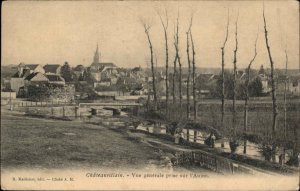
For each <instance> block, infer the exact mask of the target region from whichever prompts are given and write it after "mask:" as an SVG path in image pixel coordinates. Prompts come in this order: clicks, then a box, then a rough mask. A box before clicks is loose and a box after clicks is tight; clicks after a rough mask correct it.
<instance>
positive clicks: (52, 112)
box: [51, 107, 54, 116]
mask: <svg viewBox="0 0 300 191" xmlns="http://www.w3.org/2000/svg"><path fill="white" fill-rule="evenodd" d="M51 115H52V116H54V111H53V107H51Z"/></svg>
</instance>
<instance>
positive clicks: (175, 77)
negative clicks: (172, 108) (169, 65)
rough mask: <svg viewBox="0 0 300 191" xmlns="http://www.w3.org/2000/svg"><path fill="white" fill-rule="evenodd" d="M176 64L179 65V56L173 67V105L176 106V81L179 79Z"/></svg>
mask: <svg viewBox="0 0 300 191" xmlns="http://www.w3.org/2000/svg"><path fill="white" fill-rule="evenodd" d="M176 63H177V56H175V59H174V66H173V79H172V98H173V105H174V104H176V86H175V80H176V79H177V69H176V67H177V66H176Z"/></svg>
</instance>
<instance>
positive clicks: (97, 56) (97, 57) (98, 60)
mask: <svg viewBox="0 0 300 191" xmlns="http://www.w3.org/2000/svg"><path fill="white" fill-rule="evenodd" d="M93 63H100V53H99V50H98V44H97V49H96V51H95V55H94V61H93Z"/></svg>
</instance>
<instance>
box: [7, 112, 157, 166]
mask: <svg viewBox="0 0 300 191" xmlns="http://www.w3.org/2000/svg"><path fill="white" fill-rule="evenodd" d="M156 158H157V153H156V151H155V150H154V149H153V148H151V147H149V146H147V145H144V144H141V143H137V142H134V141H131V140H129V139H128V137H126V135H123V134H121V133H119V132H115V131H112V130H110V129H107V128H104V127H100V126H95V125H90V124H84V123H81V122H76V121H58V120H48V119H38V118H31V117H28V116H22V115H19V116H18V115H16V114H12V113H10V112H8V111H3V110H2V111H1V167H5V168H10V167H12V168H59V169H61V168H68V169H70V168H73V169H76V168H82V167H91V168H93V167H101V168H118V169H120V168H130V169H132V168H134V169H139V168H144V167H145V166H147V164H148V162H149V160H153V159H154V160H155V159H156Z"/></svg>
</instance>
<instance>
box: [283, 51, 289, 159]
mask: <svg viewBox="0 0 300 191" xmlns="http://www.w3.org/2000/svg"><path fill="white" fill-rule="evenodd" d="M284 52H285V81H284V97H283V99H284V105H283V107H284V129H283V130H284V132H283V136H284V142H286V138H287V125H286V115H287V108H286V93H287V81H288V75H287V68H288V61H289V58H288V54H287V50H286V47H285V50H284ZM285 149H286V144H285V145H284V147H283V160H285Z"/></svg>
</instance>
